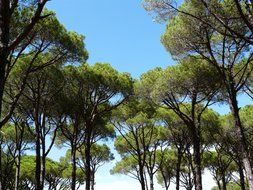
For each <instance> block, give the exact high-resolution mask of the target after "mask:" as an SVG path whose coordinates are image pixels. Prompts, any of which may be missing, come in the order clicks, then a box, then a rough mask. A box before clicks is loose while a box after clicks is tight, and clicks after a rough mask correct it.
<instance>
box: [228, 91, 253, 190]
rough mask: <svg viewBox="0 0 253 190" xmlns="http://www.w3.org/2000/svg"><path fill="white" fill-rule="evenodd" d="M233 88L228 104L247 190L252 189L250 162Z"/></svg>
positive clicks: (252, 177)
mask: <svg viewBox="0 0 253 190" xmlns="http://www.w3.org/2000/svg"><path fill="white" fill-rule="evenodd" d="M233 90H234V89H232V92H231V94H230V97H229V104H230V109H231V112H232V115H233V119H234V124H235V126H234V127H235V131H236V136H237V141H238V149H239V151H240V152H241V156H242V157H241V159H242V162H243V165H244V168H245V171H246V176H247V179H248V184H249V190H253V172H252V165H251V163H250V156H249V152H248V149H247V145H246V138H245V135H244V131H243V127H242V123H241V120H240V116H239V107H238V103H237V99H236V98H237V97H236V92H235V91H233Z"/></svg>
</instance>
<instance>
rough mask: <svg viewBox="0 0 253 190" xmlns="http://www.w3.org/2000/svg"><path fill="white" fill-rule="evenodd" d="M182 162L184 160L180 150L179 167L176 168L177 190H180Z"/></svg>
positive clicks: (178, 154) (178, 155) (178, 152)
mask: <svg viewBox="0 0 253 190" xmlns="http://www.w3.org/2000/svg"><path fill="white" fill-rule="evenodd" d="M181 160H182V152H181V150H179V149H178V151H177V166H176V170H177V171H176V190H179V189H180V172H181V170H180V167H181Z"/></svg>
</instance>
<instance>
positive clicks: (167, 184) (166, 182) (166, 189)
mask: <svg viewBox="0 0 253 190" xmlns="http://www.w3.org/2000/svg"><path fill="white" fill-rule="evenodd" d="M161 174H162V177H163V181H164V188H165V190H169V187H170V179H169V180H168V179H167V177H168V176H167V177H166V176H165V175H164V171H161Z"/></svg>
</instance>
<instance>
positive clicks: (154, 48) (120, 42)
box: [47, 0, 248, 190]
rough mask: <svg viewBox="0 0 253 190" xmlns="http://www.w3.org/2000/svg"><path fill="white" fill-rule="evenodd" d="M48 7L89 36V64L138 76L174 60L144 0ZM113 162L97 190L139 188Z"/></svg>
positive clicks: (61, 1) (67, 1)
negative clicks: (117, 173) (104, 64)
mask: <svg viewBox="0 0 253 190" xmlns="http://www.w3.org/2000/svg"><path fill="white" fill-rule="evenodd" d="M47 7H48V8H49V9H51V10H54V11H55V12H56V15H57V17H58V18H59V20H60V22H61V23H62V24H64V25H65V27H66V28H67V29H68V30H74V31H76V32H78V33H80V34H83V35H85V36H86V39H85V44H86V48H87V50H88V51H89V60H88V63H90V64H93V63H95V62H108V63H110V64H111V65H112V66H113V67H115V68H116V69H118V70H119V71H124V72H129V73H131V75H132V76H133V77H135V78H136V77H139V76H140V75H141V74H142V73H144V72H146V71H148V70H149V69H152V68H155V67H158V66H159V67H166V66H168V65H170V64H173V63H174V62H173V60H172V59H171V57H170V55H169V54H168V53H167V52H166V51H165V49H164V47H163V46H162V44H161V43H160V36H161V34H162V33H163V32H164V30H165V24H158V23H155V22H154V21H153V19H152V16H151V15H148V13H147V12H146V11H145V10H144V9H143V8H142V6H141V0H52V1H50V2H49V3H48V5H47ZM240 103H241V105H244V104H247V103H248V99H245V97H243V98H241V101H240ZM214 108H215V109H216V110H217V111H219V112H220V113H225V112H227V111H228V107H227V106H226V107H224V106H223V107H218V106H215V107H214ZM50 155H51V157H52V158H58V157H59V156H62V155H64V152H63V150H62V151H59V150H57V149H56V148H54V149H53V150H52V153H51V154H50ZM112 166H113V164H112V163H111V164H107V165H105V166H104V167H102V168H101V170H99V172H98V175H97V184H96V187H97V188H96V190H118V189H120V190H135V189H136V190H137V189H139V185H138V183H137V182H135V181H133V180H131V179H130V178H127V177H125V176H111V175H110V174H109V170H110V168H111V167H112ZM203 182H204V183H203V185H204V189H206V190H209V189H210V188H211V187H212V186H213V185H214V184H213V181H212V177H210V175H208V174H206V175H205V176H204V180H203ZM159 189H161V188H160V187H159V188H156V190H159Z"/></svg>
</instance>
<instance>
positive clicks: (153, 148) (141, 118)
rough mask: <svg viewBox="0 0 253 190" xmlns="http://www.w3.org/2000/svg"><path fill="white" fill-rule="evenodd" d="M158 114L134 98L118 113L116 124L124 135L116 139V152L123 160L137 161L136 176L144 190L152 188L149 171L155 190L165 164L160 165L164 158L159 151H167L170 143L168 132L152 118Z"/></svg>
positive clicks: (115, 119)
mask: <svg viewBox="0 0 253 190" xmlns="http://www.w3.org/2000/svg"><path fill="white" fill-rule="evenodd" d="M154 114H155V109H154V108H152V106H150V105H149V104H148V103H147V102H145V101H143V100H141V99H140V100H139V99H138V98H137V99H135V98H134V97H132V99H131V101H129V102H128V103H126V104H125V105H122V106H121V107H120V108H119V109H118V110H116V111H115V115H114V118H113V121H112V122H113V124H114V126H115V127H116V128H117V130H118V132H119V133H120V135H119V136H118V137H117V138H116V140H115V147H116V150H117V151H118V152H119V153H120V155H121V156H122V159H124V158H125V157H127V158H125V159H126V160H128V158H131V159H135V160H136V161H135V162H134V163H136V164H137V165H136V167H137V168H138V169H137V171H136V172H137V175H135V177H136V179H138V180H139V182H140V184H141V188H142V189H143V190H145V189H148V187H147V185H146V174H145V172H147V174H148V177H149V179H148V181H149V183H150V185H149V188H150V189H151V190H153V189H154V175H155V174H156V172H157V171H158V168H159V165H160V164H162V163H159V161H160V162H162V159H160V160H158V159H157V158H158V156H157V154H158V150H160V151H161V152H163V149H164V148H165V147H166V143H167V142H166V140H165V134H164V133H165V129H164V127H163V126H159V125H158V124H156V123H158V120H156V119H154V118H152V116H153V117H154ZM161 152H160V154H161ZM123 162H124V161H123ZM116 168H117V166H116Z"/></svg>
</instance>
